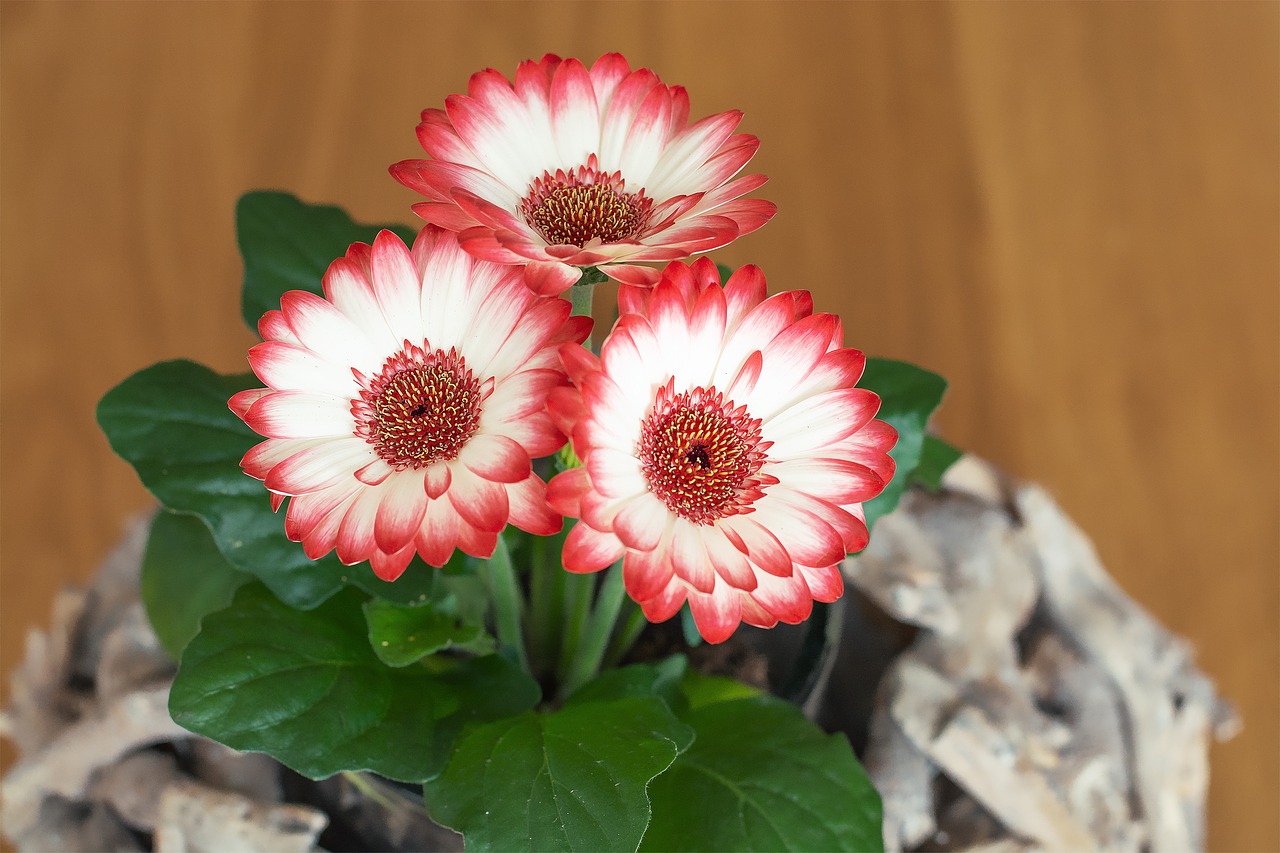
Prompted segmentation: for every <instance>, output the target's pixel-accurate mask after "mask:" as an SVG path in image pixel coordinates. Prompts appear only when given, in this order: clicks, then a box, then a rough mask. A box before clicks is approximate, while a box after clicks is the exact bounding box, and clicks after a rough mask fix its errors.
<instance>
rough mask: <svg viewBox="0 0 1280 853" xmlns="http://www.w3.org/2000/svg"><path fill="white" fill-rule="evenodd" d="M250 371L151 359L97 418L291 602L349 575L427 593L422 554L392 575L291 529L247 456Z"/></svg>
mask: <svg viewBox="0 0 1280 853" xmlns="http://www.w3.org/2000/svg"><path fill="white" fill-rule="evenodd" d="M259 385H260V383H259V382H258V381H257V380H256V379H255V378H254V377H253V376H252V375H250V374H245V375H238V376H219V375H218V374H216V373H214V372H213V371H211V370H209V369H208V368H207V367H202V366H201V365H198V364H196V363H194V362H190V361H167V362H162V363H160V364H157V365H154V366H152V367H149V368H147V369H146V370H143V371H141V372H139V373H135V374H134V375H133V376H131V377H129V378H128V379H126V380H125V381H124V382H122V383H121V384H120V385H118V386H116V387H115V388H114V389H112V390H111V391H109V392H108V393H107V395H106V396H105V397H103V398H102V402H101V403H99V404H98V423H99V424H100V425H101V426H102V431H103V432H105V433H106V434H107V439H108V440H109V441H110V442H111V447H112V449H113V450H115V452H116V453H118V454H120V455H121V456H123V457H124V458H125V459H126V460H127V461H129V462H130V463H131V464H132V465H133V467H134V468H135V469H137V472H138V477H139V478H140V479H141V480H142V483H143V485H145V486H146V487H147V488H148V489H150V490H151V493H152V494H153V495H155V496H156V498H157V499H158V500H159V501H160V502H161V503H162V504H164V505H165V506H166V507H168V508H169V509H171V510H173V511H174V512H182V513H192V514H195V515H198V516H200V517H201V518H203V519H204V521H205V523H206V524H207V525H208V526H209V529H210V530H211V531H212V532H213V538H214V540H215V541H216V542H217V543H218V548H219V549H220V550H221V551H222V553H223V555H224V556H225V557H226V558H227V559H228V560H229V561H230V562H231V563H232V564H233V565H235V566H236V567H237V568H240V569H242V570H244V571H246V572H248V573H250V574H252V575H254V576H255V577H257V578H259V579H260V580H262V582H263V583H265V584H267V586H269V587H270V588H271V591H272V592H274V593H275V594H276V595H277V596H279V597H280V598H281V599H282V600H284V601H287V602H288V603H289V604H291V605H292V606H294V607H301V608H309V607H315V606H316V605H317V604H319V603H320V602H322V601H324V600H325V599H326V598H328V597H329V596H331V595H333V594H334V593H335V592H337V591H338V590H339V589H341V588H342V587H343V585H344V584H348V583H349V584H353V585H355V586H358V587H360V588H361V589H363V590H365V591H366V592H369V593H370V594H373V595H376V596H379V597H381V598H388V599H391V600H393V601H398V602H402V603H408V602H413V601H425V600H426V598H427V594H428V593H429V591H430V589H431V581H432V578H433V577H434V575H435V571H434V570H433V569H431V568H429V567H428V566H426V565H425V564H423V563H422V562H421V561H415V562H414V563H413V564H411V565H410V566H409V570H408V571H406V572H405V573H404V574H403V575H402V576H401V577H400V578H399V579H398V580H396V582H395V583H387V582H385V581H382V580H379V579H378V577H377V576H376V575H374V574H373V572H372V570H370V569H369V567H368V566H367V565H359V566H350V567H348V566H343V565H342V563H340V562H339V561H338V558H337V556H336V555H334V554H330V555H329V556H327V557H324V558H322V559H320V560H311V559H309V558H308V557H307V555H306V554H304V553H303V551H302V546H301V545H299V544H297V543H295V542H290V541H289V539H288V538H287V537H286V536H285V534H284V513H283V512H279V513H273V512H272V511H271V502H270V498H269V495H268V492H267V490H266V489H265V488H264V487H263V485H262V483H260V482H258V481H257V480H255V479H253V478H252V477H250V476H248V475H247V474H245V473H244V472H243V471H241V470H240V459H241V458H242V457H243V456H244V454H245V452H246V451H247V450H249V448H251V447H253V446H254V445H255V444H257V443H258V442H260V441H262V437H261V436H259V435H258V434H256V433H255V432H254V431H253V430H251V429H249V427H247V426H245V424H244V422H243V421H241V420H240V418H238V417H236V415H235V413H234V412H232V411H231V410H230V409H229V408H227V400H228V399H229V398H230V397H231V395H232V394H234V393H236V392H237V391H241V390H243V389H245V388H251V387H255V386H259Z"/></svg>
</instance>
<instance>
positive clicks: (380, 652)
mask: <svg viewBox="0 0 1280 853" xmlns="http://www.w3.org/2000/svg"><path fill="white" fill-rule="evenodd" d="M364 617H365V621H366V622H367V623H368V626H369V645H370V646H372V647H373V651H374V654H376V655H377V656H378V659H379V660H381V661H382V662H383V663H385V664H386V665H387V666H408V665H409V664H411V663H417V662H418V661H420V660H422V659H423V658H424V657H426V656H427V655H432V654H435V653H436V652H442V651H445V650H447V649H457V650H459V651H467V652H472V653H473V654H482V655H485V654H492V653H493V652H494V650H496V649H497V645H498V644H497V642H496V641H495V640H494V639H493V637H491V636H489V632H487V631H485V629H484V626H483V625H480V624H477V623H474V622H473V623H467V622H465V621H463V620H461V619H459V618H458V617H457V616H456V615H454V614H452V613H449V612H448V611H447V609H445V608H442V607H439V606H437V605H436V604H434V603H430V602H429V603H427V604H423V605H420V606H417V607H402V606H400V605H398V604H392V603H391V602H389V601H381V600H378V601H370V602H366V604H365V605H364Z"/></svg>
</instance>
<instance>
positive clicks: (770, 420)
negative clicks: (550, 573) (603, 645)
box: [547, 259, 897, 642]
mask: <svg viewBox="0 0 1280 853" xmlns="http://www.w3.org/2000/svg"><path fill="white" fill-rule="evenodd" d="M618 303H619V310H620V312H621V316H620V317H619V319H618V322H617V325H616V326H615V327H614V329H613V332H612V333H611V334H610V336H609V338H608V339H607V340H606V341H605V343H604V346H603V347H602V349H601V353H600V358H599V359H596V358H595V357H593V356H591V355H590V354H589V353H587V352H586V351H585V350H583V349H582V348H581V347H561V354H562V357H563V358H564V360H565V364H566V366H567V368H568V370H569V375H570V378H571V379H572V381H573V386H574V387H562V388H559V389H556V390H555V391H553V392H552V395H551V402H550V406H551V409H552V412H553V414H554V415H555V416H556V417H557V418H558V419H559V420H560V423H561V424H562V427H563V428H565V429H566V431H568V430H572V441H573V448H574V450H575V452H576V453H577V455H578V457H579V458H580V459H582V460H583V465H582V467H580V468H574V469H571V470H569V471H566V472H564V473H562V474H559V475H558V476H556V477H555V478H554V479H553V480H552V481H551V484H550V486H549V488H548V493H547V496H548V500H549V501H550V502H551V505H552V506H553V507H555V508H556V509H557V510H559V511H560V512H562V513H563V514H565V515H568V516H574V517H578V518H580V519H581V520H580V521H579V522H578V523H577V525H576V526H575V527H574V528H573V530H572V531H571V532H570V534H569V537H568V539H567V540H566V542H565V547H564V565H565V568H567V569H568V570H570V571H573V572H592V571H597V570H599V569H602V568H604V567H605V566H608V565H609V564H610V563H613V562H614V561H616V560H618V559H622V560H623V561H624V562H623V577H624V579H625V581H626V587H627V591H628V593H629V594H630V595H631V597H632V598H634V599H635V600H636V601H637V602H639V604H640V606H641V607H642V608H643V610H644V613H645V615H646V616H647V617H648V618H649V619H650V620H651V621H655V622H660V621H662V620H664V619H668V618H670V617H671V616H673V615H674V614H675V613H676V612H677V611H678V610H679V609H680V607H681V605H682V604H683V603H684V602H685V600H686V599H687V600H688V602H689V607H690V608H691V610H692V611H693V617H694V620H695V621H696V622H697V625H698V630H699V631H700V632H701V633H702V636H703V637H705V638H706V639H707V640H709V641H711V642H721V641H723V640H725V639H726V638H728V637H729V635H730V634H732V633H733V631H734V630H735V629H736V628H737V626H738V624H739V622H740V621H741V622H747V623H748V624H751V625H757V626H760V627H763V628H769V627H772V626H773V625H775V624H777V623H778V622H780V621H781V622H789V623H795V622H800V621H802V620H804V619H805V618H806V617H808V615H809V613H810V611H811V609H812V607H813V602H814V601H815V600H816V601H834V600H835V599H836V598H838V597H839V596H840V594H841V593H842V592H843V589H844V587H843V582H842V580H841V577H840V568H839V563H840V561H841V560H842V559H843V558H844V556H845V554H846V553H852V552H855V551H859V550H861V549H862V548H863V547H864V546H865V545H866V543H867V527H866V524H865V517H864V516H863V513H862V508H861V503H862V502H863V501H866V500H869V499H871V498H873V497H875V496H876V495H877V494H879V493H880V491H881V490H882V489H883V488H884V485H885V483H887V482H888V481H889V479H890V478H891V477H892V476H893V460H892V459H891V458H890V457H889V455H888V451H889V449H890V448H891V447H892V446H893V444H894V442H895V441H896V440H897V433H896V432H895V431H894V429H893V428H892V427H891V426H889V425H888V424H886V423H883V422H881V421H877V420H873V417H874V415H875V413H876V410H877V409H878V408H879V405H880V400H879V398H878V397H877V396H876V395H875V394H874V393H873V392H871V391H868V390H865V389H862V388H856V387H854V386H855V383H856V382H857V381H858V378H859V377H860V376H861V374H862V369H863V366H864V364H865V359H864V357H863V355H862V353H860V352H858V351H857V350H853V349H845V348H844V347H843V346H842V330H841V325H840V320H839V318H837V317H835V316H834V315H831V314H813V313H812V299H811V298H810V296H809V294H808V293H806V292H803V291H796V292H790V293H780V294H778V295H776V296H774V297H772V298H769V299H766V298H765V282H764V277H763V276H762V275H761V273H760V271H759V270H758V269H757V268H755V267H743V268H742V269H740V270H738V271H737V272H736V273H734V274H733V276H732V277H731V278H730V279H729V281H728V283H727V284H726V285H725V287H724V288H723V289H721V287H720V278H719V275H718V273H717V272H716V268H715V265H714V264H712V263H711V261H709V260H707V259H701V260H699V261H697V262H696V263H695V264H694V265H693V266H692V268H690V267H689V266H687V265H685V264H681V263H673V264H671V265H670V266H668V267H667V269H666V271H665V272H664V274H663V277H662V281H661V282H660V283H659V284H658V286H657V287H656V288H654V289H653V290H646V289H640V288H635V287H630V286H623V287H620V288H619V290H618Z"/></svg>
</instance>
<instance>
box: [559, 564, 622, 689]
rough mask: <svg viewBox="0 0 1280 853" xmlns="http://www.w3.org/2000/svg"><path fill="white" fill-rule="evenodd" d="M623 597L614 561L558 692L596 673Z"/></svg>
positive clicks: (619, 577) (619, 567)
mask: <svg viewBox="0 0 1280 853" xmlns="http://www.w3.org/2000/svg"><path fill="white" fill-rule="evenodd" d="M626 600H627V587H626V584H625V583H623V580H622V561H621V560H619V561H618V562H616V563H614V564H613V565H612V566H610V567H609V569H608V571H606V572H605V576H604V583H603V584H601V585H600V592H599V594H598V595H597V596H596V606H595V609H594V610H593V612H592V614H591V620H590V622H589V623H588V624H587V628H586V632H585V636H584V637H583V639H582V644H581V645H580V646H579V648H578V653H577V654H576V655H575V656H574V660H573V664H572V666H571V667H570V669H569V676H568V678H566V679H565V681H564V683H563V684H562V685H561V691H560V692H561V695H562V696H565V697H567V696H570V695H572V694H573V692H574V691H575V690H577V689H578V688H579V687H581V686H582V685H584V684H586V683H587V682H588V681H590V680H591V679H593V678H595V677H596V675H597V674H598V673H599V672H600V664H601V663H602V662H603V660H604V655H605V651H606V650H607V649H608V647H609V638H610V637H611V636H613V628H614V625H615V624H616V623H617V621H618V613H619V612H620V611H621V610H622V602H624V601H626Z"/></svg>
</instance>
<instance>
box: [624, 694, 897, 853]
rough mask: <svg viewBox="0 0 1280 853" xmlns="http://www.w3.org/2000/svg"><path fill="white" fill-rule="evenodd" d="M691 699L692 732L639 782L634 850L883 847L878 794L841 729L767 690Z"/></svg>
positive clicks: (845, 848)
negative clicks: (640, 809) (639, 836)
mask: <svg viewBox="0 0 1280 853" xmlns="http://www.w3.org/2000/svg"><path fill="white" fill-rule="evenodd" d="M697 692H698V693H699V695H700V696H701V698H702V699H704V700H705V699H707V698H708V691H707V690H698V691H697ZM712 692H713V693H714V692H716V691H712ZM691 705H692V710H690V711H689V712H688V713H687V714H685V715H684V716H683V717H682V719H684V721H685V722H687V723H689V725H691V726H692V727H693V728H694V730H695V731H696V733H697V737H696V739H695V740H694V742H693V746H691V747H689V749H688V751H686V752H684V753H683V754H682V755H681V756H680V757H679V758H678V759H676V762H675V763H674V764H673V765H672V766H671V769H669V770H667V771H666V772H665V773H663V774H662V775H661V776H659V777H658V778H657V779H655V780H654V781H653V783H652V784H651V785H650V786H649V796H650V799H651V800H652V801H653V820H652V821H651V822H650V824H649V830H648V832H646V833H645V836H644V842H643V843H642V844H641V847H640V849H641V850H664V851H677V850H690V851H697V850H760V851H772V850H833V851H834V850H851V851H871V850H882V849H883V842H882V840H881V834H880V833H881V811H880V808H881V807H880V796H879V794H877V793H876V790H875V788H873V787H872V785H871V782H870V780H869V779H868V778H867V775H866V773H865V772H864V771H863V769H862V767H861V766H859V764H858V762H857V760H856V759H855V758H854V757H853V750H852V749H850V747H849V742H848V740H846V739H845V737H844V736H843V735H838V734H837V735H827V734H824V733H823V732H822V731H821V730H820V729H818V728H817V727H816V726H814V725H813V724H812V723H811V722H809V721H808V720H807V719H805V717H804V715H803V714H801V713H800V711H799V709H798V708H796V707H795V706H794V705H791V704H788V703H786V702H783V701H782V700H780V699H777V698H775V697H772V696H764V695H760V696H754V697H749V698H741V699H732V700H729V701H723V702H714V701H713V702H710V703H702V704H700V703H699V702H693V703H691Z"/></svg>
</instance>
